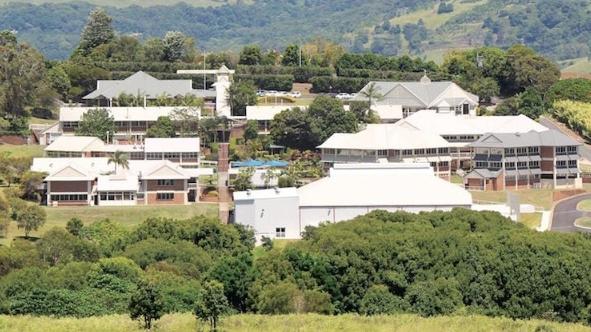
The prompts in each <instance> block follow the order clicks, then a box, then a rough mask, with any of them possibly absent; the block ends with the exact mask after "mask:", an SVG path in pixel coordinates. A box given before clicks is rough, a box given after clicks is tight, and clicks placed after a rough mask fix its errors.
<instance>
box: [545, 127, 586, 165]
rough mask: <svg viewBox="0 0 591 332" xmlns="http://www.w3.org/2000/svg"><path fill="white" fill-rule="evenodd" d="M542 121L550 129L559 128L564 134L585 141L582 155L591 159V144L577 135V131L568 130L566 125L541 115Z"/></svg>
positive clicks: (581, 151)
mask: <svg viewBox="0 0 591 332" xmlns="http://www.w3.org/2000/svg"><path fill="white" fill-rule="evenodd" d="M540 123H541V124H542V125H543V126H546V127H548V128H550V129H554V130H558V131H560V132H562V133H563V134H565V135H567V136H569V137H572V138H573V139H575V140H577V141H579V142H581V143H583V146H582V147H581V150H580V154H581V157H583V159H586V160H588V161H591V146H590V145H589V144H586V143H585V140H584V139H582V138H581V137H580V136H578V135H576V134H575V133H573V132H572V131H570V130H568V129H567V128H565V127H564V126H561V125H558V124H557V123H556V122H555V121H553V120H550V119H548V118H546V117H541V118H540Z"/></svg>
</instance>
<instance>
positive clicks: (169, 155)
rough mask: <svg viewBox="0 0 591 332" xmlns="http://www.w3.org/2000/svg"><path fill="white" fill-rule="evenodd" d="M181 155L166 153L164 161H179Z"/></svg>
mask: <svg viewBox="0 0 591 332" xmlns="http://www.w3.org/2000/svg"><path fill="white" fill-rule="evenodd" d="M179 157H180V153H178V152H165V153H164V159H179Z"/></svg>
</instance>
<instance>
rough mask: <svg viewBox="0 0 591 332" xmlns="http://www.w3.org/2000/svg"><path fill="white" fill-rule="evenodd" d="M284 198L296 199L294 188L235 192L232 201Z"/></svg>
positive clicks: (296, 193) (296, 194)
mask: <svg viewBox="0 0 591 332" xmlns="http://www.w3.org/2000/svg"><path fill="white" fill-rule="evenodd" d="M286 197H298V191H297V189H296V188H291V187H290V188H273V189H261V190H247V191H237V192H235V193H234V201H247V200H253V199H273V198H286Z"/></svg>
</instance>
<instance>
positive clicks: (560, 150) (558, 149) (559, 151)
mask: <svg viewBox="0 0 591 332" xmlns="http://www.w3.org/2000/svg"><path fill="white" fill-rule="evenodd" d="M555 151H556V154H566V146H557V147H556V150H555Z"/></svg>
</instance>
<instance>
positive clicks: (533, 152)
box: [527, 146, 540, 156]
mask: <svg viewBox="0 0 591 332" xmlns="http://www.w3.org/2000/svg"><path fill="white" fill-rule="evenodd" d="M527 152H528V153H529V155H530V156H531V155H536V154H540V148H539V147H537V146H530V147H528V148H527Z"/></svg>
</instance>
